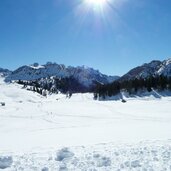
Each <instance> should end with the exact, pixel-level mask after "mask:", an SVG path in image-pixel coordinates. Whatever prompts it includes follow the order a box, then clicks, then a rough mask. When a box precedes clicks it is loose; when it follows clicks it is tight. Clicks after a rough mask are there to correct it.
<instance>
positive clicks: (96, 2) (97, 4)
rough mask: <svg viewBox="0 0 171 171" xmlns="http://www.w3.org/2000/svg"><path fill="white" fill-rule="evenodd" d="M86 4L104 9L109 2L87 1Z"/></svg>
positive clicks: (103, 0)
mask: <svg viewBox="0 0 171 171" xmlns="http://www.w3.org/2000/svg"><path fill="white" fill-rule="evenodd" d="M86 2H87V3H88V4H89V5H92V6H94V7H103V6H104V5H105V3H106V2H107V0H86Z"/></svg>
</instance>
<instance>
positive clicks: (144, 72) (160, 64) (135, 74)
mask: <svg viewBox="0 0 171 171" xmlns="http://www.w3.org/2000/svg"><path fill="white" fill-rule="evenodd" d="M159 75H164V76H168V77H170V76H171V58H170V59H168V60H164V61H151V62H150V63H146V64H143V65H142V66H138V67H136V68H133V69H132V70H130V71H129V72H128V73H127V74H125V75H123V76H122V77H121V78H120V80H127V79H128V80H129V79H135V78H146V77H149V76H159Z"/></svg>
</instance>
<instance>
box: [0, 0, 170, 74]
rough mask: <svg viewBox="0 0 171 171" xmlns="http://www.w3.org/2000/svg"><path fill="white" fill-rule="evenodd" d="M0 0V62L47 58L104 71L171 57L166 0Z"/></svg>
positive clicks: (1, 64)
mask: <svg viewBox="0 0 171 171" xmlns="http://www.w3.org/2000/svg"><path fill="white" fill-rule="evenodd" d="M85 1H86V0H0V67H3V68H9V69H16V68H17V67H19V66H21V65H24V64H31V63H33V62H38V63H40V64H44V63H46V62H47V61H52V62H56V63H62V64H65V65H72V66H77V65H86V66H90V67H93V68H95V69H99V70H100V71H101V72H103V73H105V74H110V75H122V74H124V73H125V72H127V71H128V70H129V69H131V68H132V67H135V66H137V65H141V64H143V63H145V62H149V61H151V60H153V59H159V60H164V59H166V58H168V57H170V56H171V46H170V45H171V10H170V9H171V0H108V1H110V2H107V3H105V4H104V6H103V7H99V6H94V5H93V4H87V3H85Z"/></svg>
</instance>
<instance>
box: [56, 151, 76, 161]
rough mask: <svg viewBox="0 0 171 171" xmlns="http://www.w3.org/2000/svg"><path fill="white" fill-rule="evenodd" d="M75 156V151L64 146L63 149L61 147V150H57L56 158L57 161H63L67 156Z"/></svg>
mask: <svg viewBox="0 0 171 171" xmlns="http://www.w3.org/2000/svg"><path fill="white" fill-rule="evenodd" d="M73 156H74V153H73V152H71V151H69V149H68V148H63V149H61V150H59V151H58V152H57V155H56V159H55V160H56V161H62V160H64V159H66V158H71V157H73Z"/></svg>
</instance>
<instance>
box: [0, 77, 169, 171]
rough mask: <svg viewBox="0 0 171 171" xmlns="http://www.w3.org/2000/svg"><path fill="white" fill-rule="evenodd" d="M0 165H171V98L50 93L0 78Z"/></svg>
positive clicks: (158, 167) (44, 167) (166, 167)
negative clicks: (124, 99)
mask: <svg viewBox="0 0 171 171" xmlns="http://www.w3.org/2000/svg"><path fill="white" fill-rule="evenodd" d="M0 90H1V92H0V102H5V103H6V105H5V106H0V170H1V169H3V168H6V169H5V170H10V171H11V170H12V171H13V170H26V171H27V170H28V171H30V170H35V171H36V170H42V171H47V170H60V171H66V170H73V171H75V170H76V171H77V170H78V171H79V170H85V171H87V170H89V171H90V170H91V171H95V170H100V171H101V170H104V171H106V170H117V171H119V170H144V171H145V170H154V171H156V170H160V171H162V170H171V97H162V98H153V97H152V96H149V97H143V98H129V99H127V103H121V102H120V101H94V100H93V95H92V94H74V95H73V96H72V97H71V99H66V97H65V95H62V94H58V95H51V96H48V97H47V98H45V97H42V96H40V95H38V94H36V93H33V92H30V91H26V90H24V89H21V86H20V85H16V84H8V85H7V84H5V83H4V82H3V80H2V78H1V79H0Z"/></svg>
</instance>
